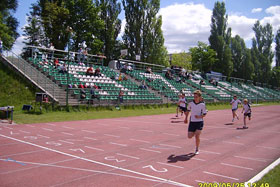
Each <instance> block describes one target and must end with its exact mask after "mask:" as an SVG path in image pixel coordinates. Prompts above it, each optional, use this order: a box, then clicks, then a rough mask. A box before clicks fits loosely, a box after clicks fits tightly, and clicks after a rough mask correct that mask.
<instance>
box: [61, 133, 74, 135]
mask: <svg viewBox="0 0 280 187" xmlns="http://www.w3.org/2000/svg"><path fill="white" fill-rule="evenodd" d="M61 133H62V134H66V135H69V136H74V134H71V133H68V132H61Z"/></svg>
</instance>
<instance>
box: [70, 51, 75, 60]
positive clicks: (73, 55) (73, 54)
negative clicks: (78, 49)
mask: <svg viewBox="0 0 280 187" xmlns="http://www.w3.org/2000/svg"><path fill="white" fill-rule="evenodd" d="M70 60H71V62H73V61H75V53H74V52H72V53H70Z"/></svg>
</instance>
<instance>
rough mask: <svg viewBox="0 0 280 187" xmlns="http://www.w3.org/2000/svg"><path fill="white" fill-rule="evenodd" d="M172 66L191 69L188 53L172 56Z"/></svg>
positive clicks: (190, 59)
mask: <svg viewBox="0 0 280 187" xmlns="http://www.w3.org/2000/svg"><path fill="white" fill-rule="evenodd" d="M171 64H172V65H175V66H179V67H183V68H185V69H188V70H191V69H192V57H191V54H190V53H186V52H185V51H184V52H181V53H175V54H172V61H171Z"/></svg>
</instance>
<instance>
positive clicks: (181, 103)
mask: <svg viewBox="0 0 280 187" xmlns="http://www.w3.org/2000/svg"><path fill="white" fill-rule="evenodd" d="M186 103H187V100H186V97H185V94H184V93H182V95H181V96H180V99H179V102H178V106H179V110H180V112H181V116H182V115H183V113H186V111H187V107H186ZM176 117H178V112H177V116H176Z"/></svg>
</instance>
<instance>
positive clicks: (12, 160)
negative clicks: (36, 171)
mask: <svg viewBox="0 0 280 187" xmlns="http://www.w3.org/2000/svg"><path fill="white" fill-rule="evenodd" d="M4 161H5V162H15V163H17V164H20V165H22V166H25V164H24V163H22V162H20V161H17V160H14V159H11V158H7V159H5V160H4Z"/></svg>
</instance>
